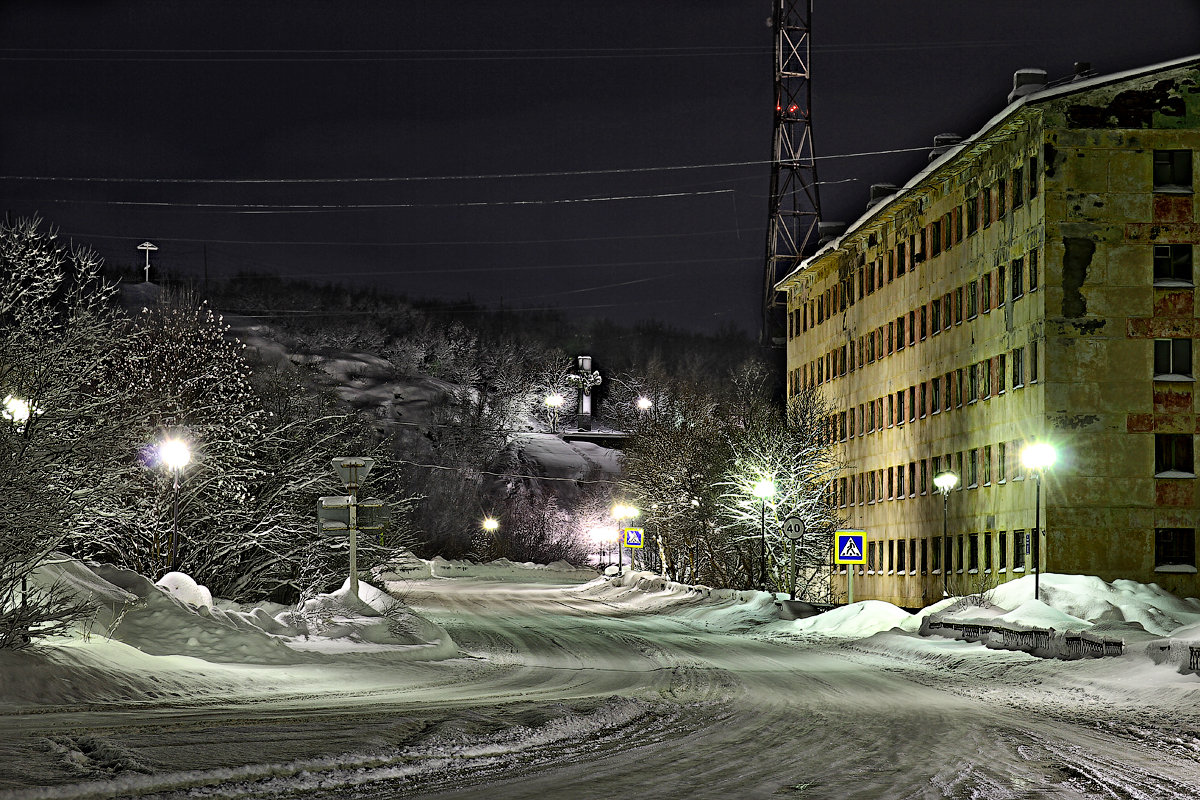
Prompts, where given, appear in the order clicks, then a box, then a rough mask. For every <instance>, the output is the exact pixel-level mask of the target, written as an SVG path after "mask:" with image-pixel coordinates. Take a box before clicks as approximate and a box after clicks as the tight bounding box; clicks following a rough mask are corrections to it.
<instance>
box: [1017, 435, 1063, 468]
mask: <svg viewBox="0 0 1200 800" xmlns="http://www.w3.org/2000/svg"><path fill="white" fill-rule="evenodd" d="M1057 458H1058V452H1057V451H1055V449H1054V447H1053V446H1052V445H1049V444H1046V443H1045V442H1035V443H1034V444H1031V445H1029V446H1028V447H1026V448H1025V449H1024V450H1022V451H1021V464H1023V465H1024V466H1025V468H1026V469H1036V470H1042V469H1046V468H1047V467H1051V466H1054V462H1055V460H1056V459H1057Z"/></svg>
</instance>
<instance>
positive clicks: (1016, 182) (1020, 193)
mask: <svg viewBox="0 0 1200 800" xmlns="http://www.w3.org/2000/svg"><path fill="white" fill-rule="evenodd" d="M1023 177H1024V174H1023V173H1022V171H1021V168H1020V167H1017V168H1016V169H1014V170H1013V172H1012V205H1013V208H1014V209H1016V208H1020V207H1021V203H1023V202H1024V201H1025V187H1024V186H1022V178H1023Z"/></svg>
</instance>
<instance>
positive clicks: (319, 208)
mask: <svg viewBox="0 0 1200 800" xmlns="http://www.w3.org/2000/svg"><path fill="white" fill-rule="evenodd" d="M733 191H734V190H733V189H712V190H708V191H699V192H660V193H657V194H626V195H607V196H603V197H565V198H556V199H552V200H543V199H533V200H472V201H465V202H460V203H327V204H318V203H312V204H305V203H297V204H287V203H181V202H177V201H149V200H79V199H66V198H57V197H54V198H43V199H41V200H37V201H31V200H27V199H26V200H23V202H39V203H63V204H74V205H106V206H121V207H136V208H151V209H168V208H187V209H192V210H194V211H198V212H203V213H229V214H322V213H329V212H332V213H340V212H345V211H382V210H390V209H401V208H481V207H488V206H552V205H570V204H580V203H612V202H621V201H626V200H670V199H675V198H680V197H703V196H707V195H718V194H732V193H733Z"/></svg>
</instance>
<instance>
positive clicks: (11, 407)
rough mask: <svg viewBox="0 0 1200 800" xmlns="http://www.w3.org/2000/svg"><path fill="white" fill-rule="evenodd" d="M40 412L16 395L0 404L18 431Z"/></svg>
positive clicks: (23, 585) (23, 576) (24, 589)
mask: <svg viewBox="0 0 1200 800" xmlns="http://www.w3.org/2000/svg"><path fill="white" fill-rule="evenodd" d="M41 413H42V409H41V408H39V407H38V405H37V404H36V403H31V402H29V401H28V400H26V399H24V398H21V397H16V396H15V395H11V394H10V395H6V396H5V397H4V402H3V404H0V417H3V418H4V419H6V420H8V421H9V422H11V423H12V424H13V426H14V427H15V428H16V429H17V430H18V431H23V430H25V426H26V425H28V424H29V419H30V417H33V416H36V415H38V414H41ZM26 579H27V575H26V574H25V573H24V572H22V573H21V605H22V606H24V605H25V602H26V601H25V593H26V592H27V591H28V588H29V587H28V584H27V580H26Z"/></svg>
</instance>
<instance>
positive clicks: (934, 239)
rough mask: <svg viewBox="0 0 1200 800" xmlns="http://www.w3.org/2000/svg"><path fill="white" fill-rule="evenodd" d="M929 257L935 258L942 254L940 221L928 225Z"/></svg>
mask: <svg viewBox="0 0 1200 800" xmlns="http://www.w3.org/2000/svg"><path fill="white" fill-rule="evenodd" d="M929 249H930V253H929V255H930V256H931V257H932V256H936V255H939V254H941V252H942V223H941V220H938V221H937V222H931V223H929Z"/></svg>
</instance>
